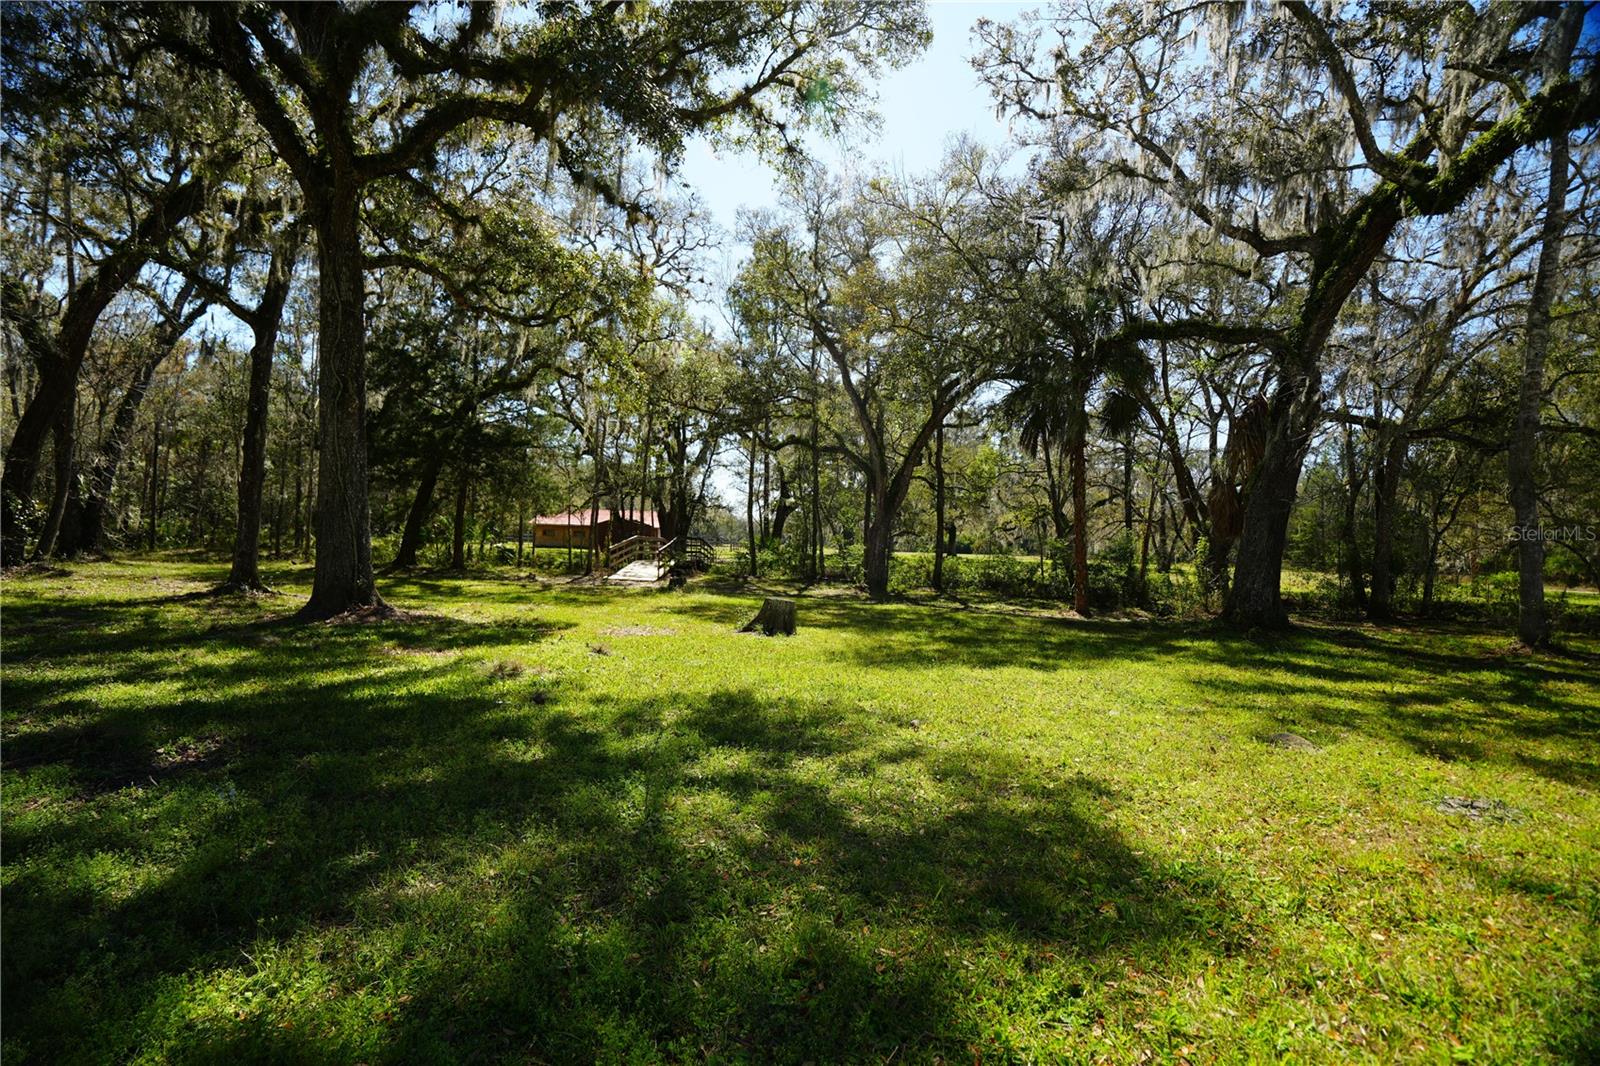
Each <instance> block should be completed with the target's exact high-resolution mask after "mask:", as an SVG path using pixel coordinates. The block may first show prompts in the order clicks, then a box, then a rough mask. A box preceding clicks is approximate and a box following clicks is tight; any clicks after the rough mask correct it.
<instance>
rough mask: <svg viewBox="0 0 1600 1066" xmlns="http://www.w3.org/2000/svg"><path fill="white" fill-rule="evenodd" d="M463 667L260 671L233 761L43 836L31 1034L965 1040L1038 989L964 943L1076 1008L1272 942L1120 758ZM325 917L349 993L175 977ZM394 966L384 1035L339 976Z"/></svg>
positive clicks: (408, 1041)
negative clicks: (1030, 757)
mask: <svg viewBox="0 0 1600 1066" xmlns="http://www.w3.org/2000/svg"><path fill="white" fill-rule="evenodd" d="M319 661H321V660H319ZM443 669H445V668H444V667H441V666H437V665H432V664H429V663H426V662H424V663H421V664H417V663H410V664H407V665H406V666H405V667H404V668H403V669H402V670H399V671H397V672H396V674H395V677H394V680H395V681H396V691H395V692H394V693H388V692H385V691H383V690H382V689H381V688H376V687H375V686H373V685H371V684H370V683H367V682H366V681H364V680H363V679H362V678H359V677H342V676H334V677H332V678H329V679H324V680H321V681H315V682H313V683H310V684H306V685H304V687H302V688H300V689H298V690H296V691H293V692H288V691H284V690H283V689H281V688H280V689H272V688H266V689H258V690H253V691H252V692H251V693H250V694H249V695H247V696H244V697H242V698H240V699H239V700H237V701H236V702H235V703H234V705H233V706H232V707H231V708H230V710H229V712H228V715H227V719H228V724H229V726H230V727H231V729H232V732H231V733H230V741H231V743H232V744H233V745H234V746H233V747H231V748H229V749H228V754H227V756H226V757H225V758H224V759H223V761H222V764H221V765H216V766H208V767H206V768H204V769H203V770H198V771H196V772H195V773H194V774H192V775H189V776H187V777H182V776H174V777H171V778H168V779H158V780H157V781H156V782H155V783H153V784H152V785H150V786H149V787H148V789H147V790H146V791H144V792H133V791H129V792H128V793H126V794H124V793H118V794H117V795H116V796H110V797H105V802H106V803H112V801H114V800H115V801H116V802H115V803H114V804H113V806H112V807H111V808H110V809H109V810H108V811H107V812H106V816H105V817H102V816H101V812H96V811H92V810H90V809H89V805H84V806H83V807H82V808H79V809H77V810H75V811H72V812H69V813H67V814H66V815H65V816H64V817H62V818H58V819H56V820H55V821H53V822H52V823H51V824H50V825H48V826H45V827H40V828H31V827H27V826H24V827H22V831H21V832H20V833H15V834H13V835H10V836H9V837H8V841H7V843H8V845H9V847H8V862H10V863H14V864H16V872H15V873H14V875H13V876H12V879H11V882H10V884H9V885H8V888H7V900H6V902H7V907H6V913H5V920H6V925H7V931H6V932H7V949H8V950H7V953H6V958H5V967H6V976H7V978H8V982H10V984H9V987H10V988H11V989H13V990H16V991H14V992H13V994H12V995H9V996H7V997H6V1003H5V1012H6V1024H7V1032H8V1036H11V1035H13V1034H14V1035H15V1036H16V1037H17V1038H18V1039H19V1040H20V1041H21V1044H22V1045H23V1046H26V1047H27V1048H28V1049H29V1050H30V1052H31V1053H32V1054H35V1055H38V1056H39V1057H40V1058H41V1059H42V1060H62V1059H71V1058H73V1057H75V1056H78V1057H96V1056H100V1055H105V1056H109V1057H112V1058H125V1057H134V1056H137V1055H139V1054H159V1055H160V1056H162V1057H168V1058H175V1059H191V1060H194V1059H199V1060H207V1059H216V1058H219V1057H224V1056H225V1057H235V1056H237V1057H242V1058H247V1059H248V1058H311V1059H333V1060H338V1059H350V1060H354V1059H358V1058H361V1059H367V1060H369V1061H380V1060H382V1061H451V1060H464V1059H499V1058H511V1059H525V1058H528V1057H534V1058H538V1059H543V1060H563V1061H580V1060H581V1061H590V1060H592V1059H594V1058H595V1057H616V1056H623V1055H642V1056H645V1057H652V1058H655V1057H666V1058H677V1057H688V1056H694V1057H701V1056H711V1057H752V1056H753V1057H759V1058H763V1059H772V1060H780V1061H805V1060H808V1059H809V1060H812V1061H838V1060H841V1059H858V1058H863V1057H875V1056H876V1057H882V1056H887V1055H890V1054H896V1053H898V1054H899V1055H900V1056H902V1057H907V1058H927V1057H929V1056H930V1055H932V1054H935V1053H939V1054H945V1055H947V1056H950V1057H962V1058H965V1057H967V1056H968V1055H970V1054H971V1052H970V1051H969V1048H970V1047H972V1046H985V1047H994V1046H995V1045H994V1041H995V1039H996V1036H995V1034H994V1032H993V1031H992V1029H991V1028H990V1027H987V1026H986V1025H985V1024H984V1021H983V1012H982V1010H981V1009H977V1008H974V1006H973V1002H974V999H975V998H976V999H978V1000H982V999H983V998H984V997H995V998H997V999H998V1000H1000V1001H1004V1000H1005V997H1006V995H1007V994H1008V993H1007V992H1005V991H1004V989H1003V988H998V989H997V988H992V987H985V986H984V985H983V982H982V981H981V980H977V979H975V978H974V976H973V974H972V973H971V972H969V971H968V970H967V969H965V968H964V967H965V966H970V965H971V962H970V960H967V959H963V958H960V957H952V956H951V954H950V952H951V950H952V949H955V951H956V953H957V955H960V954H961V953H963V952H972V953H975V954H978V955H980V956H981V955H982V954H983V953H984V952H986V951H987V950H988V946H989V945H990V944H992V943H995V942H1003V943H1004V944H1006V945H1007V948H1006V950H1007V951H1020V952H1023V953H1025V954H1026V955H1027V956H1028V962H1027V965H1028V966H1029V967H1035V968H1050V967H1066V968H1068V969H1070V970H1071V972H1072V973H1073V974H1074V975H1075V980H1076V981H1077V984H1076V985H1075V986H1074V987H1076V988H1077V990H1078V991H1077V992H1075V993H1071V994H1064V995H1066V998H1068V999H1072V998H1074V997H1078V998H1082V997H1085V996H1088V997H1090V998H1092V996H1093V995H1094V994H1097V993H1095V992H1094V991H1093V989H1094V988H1097V987H1098V985H1096V984H1095V983H1094V982H1092V981H1090V980H1089V978H1090V976H1091V975H1093V974H1094V973H1096V972H1099V971H1100V970H1102V969H1106V968H1116V967H1120V966H1122V965H1123V964H1124V961H1125V960H1127V959H1129V958H1139V957H1142V956H1147V955H1151V954H1154V953H1164V952H1171V951H1175V950H1193V951H1201V952H1210V953H1225V952H1230V951H1239V950H1244V944H1245V943H1246V940H1245V932H1244V930H1242V929H1241V927H1240V925H1239V923H1238V921H1237V919H1236V918H1235V917H1234V915H1233V914H1232V912H1231V910H1230V908H1229V906H1228V903H1227V897H1226V894H1225V893H1224V892H1223V891H1222V888H1221V886H1220V884H1219V883H1218V882H1217V881H1216V880H1214V879H1213V878H1212V877H1211V876H1210V875H1209V874H1207V873H1206V872H1205V871H1204V870H1203V869H1202V868H1199V867H1196V866H1190V865H1185V866H1183V867H1181V868H1180V867H1173V866H1168V865H1165V864H1162V863H1160V862H1158V861H1156V860H1153V859H1151V858H1150V857H1147V856H1143V855H1140V854H1137V853H1135V852H1134V851H1133V850H1132V849H1131V848H1130V847H1129V846H1128V845H1127V843H1126V842H1125V841H1124V840H1123V839H1122V838H1121V836H1120V835H1119V834H1118V833H1117V832H1116V831H1115V830H1113V829H1111V828H1110V827H1109V826H1108V825H1107V824H1106V816H1107V813H1108V808H1109V807H1110V806H1111V805H1114V804H1115V802H1116V797H1115V796H1114V795H1113V794H1112V793H1111V792H1109V791H1108V790H1106V789H1105V788H1104V787H1103V786H1101V785H1099V784H1098V783H1097V782H1094V781H1092V780H1090V779H1086V778H1066V779H1062V780H1060V781H1050V782H1048V783H1047V782H1035V783H1033V784H1022V783H1019V782H1021V781H1025V780H1033V779H1032V778H1030V777H1028V775H1027V774H1025V773H1024V772H1023V768H1022V767H1020V766H1019V765H1016V764H1015V762H1014V757H1013V756H1010V755H1008V754H1007V753H1006V752H1004V751H1003V750H1001V749H998V748H996V749H993V750H985V751H972V750H963V751H962V752H959V753H955V752H948V751H943V750H938V749H926V750H924V749H921V748H919V747H917V746H916V745H915V744H912V745H909V746H908V744H907V742H906V740H905V738H904V736H903V734H902V733H901V732H900V731H898V730H892V729H889V728H888V727H886V726H885V725H884V724H883V723H882V722H881V721H879V720H877V719H876V718H875V717H874V716H873V715H872V714H870V712H868V711H866V710H864V709H863V708H861V707H859V706H854V705H850V704H845V703H840V702H837V701H834V702H828V701H809V700H797V699H787V700H781V701H773V700H766V699H763V698H761V697H759V696H758V695H756V694H754V693H752V692H750V691H747V690H740V689H723V690H719V691H715V692H712V693H710V694H704V695H697V696H693V697H687V696H683V695H681V694H676V693H670V692H667V693H658V694H655V695H653V696H651V697H647V698H641V699H638V700H634V701H632V702H628V703H624V704H621V705H612V704H609V703H607V704H604V705H597V706H593V707H590V706H587V705H586V703H585V700H584V698H583V692H582V690H581V689H578V688H575V687H572V688H567V689H565V690H561V691H560V692H559V693H558V695H557V696H556V698H555V699H554V701H553V702H551V703H549V704H547V705H539V706H534V705H529V704H527V703H524V702H520V701H519V700H518V698H517V696H516V692H517V684H518V682H515V681H508V682H495V683H493V684H486V685H485V686H484V687H483V688H482V689H481V691H478V692H461V691H440V690H439V687H438V686H437V685H435V684H432V682H434V681H435V680H436V679H437V676H438V673H439V671H441V670H443ZM310 676H313V677H314V676H315V675H314V673H313V674H310ZM218 706H220V705H218ZM216 711H217V708H216V707H215V706H214V707H213V708H212V710H211V712H210V713H212V714H215V713H216ZM198 724H199V723H198V722H197V721H194V720H190V719H189V718H187V717H186V716H185V715H184V714H182V713H174V714H170V715H168V714H157V715H154V716H152V718H151V720H150V722H149V723H148V724H145V725H142V726H141V727H140V728H142V729H144V732H143V733H142V734H141V735H142V738H143V739H142V742H141V743H143V744H146V745H147V744H149V743H152V742H156V741H161V740H164V739H170V738H167V737H165V736H164V735H163V731H166V732H171V731H174V730H182V731H184V732H185V734H186V735H187V734H188V733H190V732H192V731H193V730H194V729H195V728H197V726H198ZM35 754H36V755H37V756H38V761H36V762H35V763H34V764H33V772H53V771H63V770H64V771H65V772H66V773H68V774H69V775H70V774H77V773H79V772H81V770H82V767H81V766H78V765H76V763H75V761H74V760H75V756H74V755H72V754H71V753H67V754H61V753H59V752H58V753H56V754H55V755H54V756H50V755H47V754H46V753H45V752H43V750H39V751H37V752H35ZM51 758H55V759H57V760H58V761H57V762H54V763H52V762H50V759H51ZM913 783H914V784H915V787H912V784H913ZM224 785H225V786H226V787H225V788H223V787H222V786H224ZM103 805H104V804H102V806H103ZM175 832H176V833H181V837H182V839H183V840H185V841H187V843H186V844H185V845H184V846H183V847H181V848H180V855H181V857H180V858H178V859H177V860H176V861H175V862H173V861H170V860H163V859H162V855H163V854H165V851H164V849H165V848H166V847H167V846H168V845H165V844H163V841H164V840H167V839H169V837H170V834H172V833H175ZM90 854H119V855H123V856H125V857H126V858H127V859H128V861H130V862H131V863H133V864H134V866H135V867H136V868H137V867H138V866H140V865H141V864H144V863H155V864H156V868H158V869H161V870H162V872H161V873H159V874H157V875H145V876H142V877H140V878H138V879H136V880H135V881H134V882H133V883H132V884H131V887H130V888H129V889H128V890H125V891H120V892H107V891H105V889H104V888H103V887H101V886H97V885H94V884H92V883H85V882H82V881H79V880H75V879H74V878H73V877H72V876H71V875H70V869H71V867H72V864H73V862H74V861H75V857H80V856H86V855H90ZM486 865H492V872H486V871H485V866H486ZM306 938H310V939H311V941H312V942H313V943H314V944H315V945H317V946H316V947H315V948H314V949H312V950H315V951H316V952H317V955H318V958H320V959H321V961H320V962H318V963H316V969H317V970H318V971H320V972H323V973H325V974H328V976H327V977H325V978H323V980H324V981H325V982H326V983H327V984H328V985H329V991H328V993H327V995H326V996H319V997H313V998H312V999H308V1000H301V1001H297V1002H296V1003H294V1004H292V1005H291V1006H289V1007H287V1008H284V1009H283V1010H282V1011H281V1012H275V1011H274V1009H273V1007H272V1006H271V1004H270V1002H268V1001H265V1000H261V999H259V998H250V997H248V996H247V997H245V998H243V999H238V1000H236V1001H235V1002H236V1005H237V1006H239V1007H240V1010H239V1011H238V1015H239V1016H238V1017H232V1018H230V1017H226V1016H212V1017H211V1018H210V1020H208V1022H207V1024H205V1025H204V1026H202V1027H200V1028H199V1029H194V1028H189V1029H186V1030H185V1029H179V1030H174V1029H172V1028H171V1025H172V1016H173V1015H174V1014H175V1013H181V1010H180V1008H179V1005H178V1004H176V1003H175V1002H174V1001H173V998H172V997H173V992H172V988H173V982H174V981H180V982H190V984H189V985H188V987H192V988H200V987H204V986H205V985H206V984H208V983H210V982H213V981H220V980H223V979H224V978H225V976H226V975H230V974H231V975H232V976H231V977H228V978H227V979H228V980H232V981H234V982H235V983H236V984H237V983H238V982H243V983H245V984H246V985H249V984H251V980H252V979H251V976H250V975H251V973H252V972H255V973H256V974H257V975H258V976H259V979H260V984H261V985H263V986H265V985H268V984H271V985H273V986H274V987H275V986H276V985H277V984H278V983H280V982H281V983H284V984H286V985H287V984H288V983H290V982H291V981H292V980H305V979H308V978H307V976H306V974H305V972H304V971H303V970H302V969H300V967H302V966H303V965H304V964H303V963H300V962H296V961H293V960H294V958H295V957H296V956H295V955H294V953H295V951H297V950H304V949H301V948H298V947H297V945H302V944H304V943H305V941H306ZM406 944H410V947H405V946H404V945H406ZM396 945H399V946H398V947H397V946H396ZM285 958H287V959H289V960H290V961H282V960H284V959H285ZM272 959H277V960H279V961H277V962H272V961H266V960H272ZM251 960H263V961H261V962H259V963H253V962H252V961H251ZM241 971H242V972H243V976H241ZM312 979H314V978H312ZM975 980H977V983H975ZM193 982H199V984H198V985H195V984H193ZM375 984H376V985H382V986H384V987H391V986H392V987H396V988H399V987H403V988H406V989H407V992H406V993H405V995H404V996H403V997H401V996H395V997H393V1000H392V1003H391V1004H390V1007H389V1010H390V1012H391V1013H390V1014H389V1016H387V1017H385V1018H383V1019H381V1024H379V1025H375V1026H373V1027H371V1028H363V1027H361V1026H353V1025H352V1024H350V1023H349V1018H348V1015H342V1014H339V1013H338V1007H339V1006H340V1004H341V1003H342V1002H345V1000H344V999H343V993H340V992H339V989H340V988H346V989H348V988H351V987H364V986H373V985H375ZM1084 989H1091V991H1089V992H1085V991H1084ZM1013 994H1014V993H1013ZM1066 1006H1067V1007H1071V1006H1072V1004H1070V1003H1069V1004H1067V1005H1066ZM1084 1009H1088V1008H1087V1007H1086V1008H1084ZM285 1021H287V1022H289V1023H291V1025H290V1027H286V1026H284V1025H283V1024H281V1023H282V1022H285ZM157 1034H164V1037H165V1038H166V1039H170V1040H175V1041H176V1042H175V1043H172V1044H168V1045H159V1044H156V1043H152V1041H156V1040H158V1039H160V1038H161V1037H160V1036H158V1035H157ZM897 1049H898V1052H897ZM1002 1050H1003V1049H1002Z"/></svg>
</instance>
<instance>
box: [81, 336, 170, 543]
mask: <svg viewBox="0 0 1600 1066" xmlns="http://www.w3.org/2000/svg"><path fill="white" fill-rule="evenodd" d="M171 350H172V349H171V347H170V346H166V345H163V346H160V347H158V348H157V349H156V351H154V352H153V353H151V355H150V358H148V359H146V360H145V361H144V363H143V364H142V365H141V366H140V367H139V372H138V374H137V375H136V376H135V377H134V379H133V380H132V381H131V382H129V383H128V388H127V391H125V392H124V393H123V394H122V399H121V400H120V401H119V402H118V403H117V412H116V414H115V415H113V416H112V419H111V432H110V433H109V434H108V435H107V436H106V440H105V443H104V444H102V445H101V446H100V455H99V458H97V459H96V460H95V464H94V466H93V468H92V469H91V470H90V471H89V494H88V496H87V497H86V498H85V499H84V501H83V525H82V528H81V530H80V533H79V541H80V544H81V546H82V548H83V550H85V551H90V552H100V551H104V550H105V547H106V543H105V540H106V532H105V526H106V512H107V511H108V510H109V508H110V500H111V489H112V487H113V486H114V485H115V484H116V480H117V471H118V470H119V469H120V468H121V466H122V456H123V453H124V451H126V449H127V445H128V439H129V438H130V437H131V436H132V435H133V427H134V424H135V423H136V422H137V421H138V417H139V408H140V407H141V406H142V405H143V403H144V399H145V396H147V395H148V394H149V392H150V384H151V382H152V381H153V380H154V379H155V373H156V368H157V367H158V366H160V364H161V361H162V360H163V359H165V358H166V357H167V354H168V353H169V352H170V351H171Z"/></svg>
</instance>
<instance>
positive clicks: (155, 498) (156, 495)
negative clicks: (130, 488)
mask: <svg viewBox="0 0 1600 1066" xmlns="http://www.w3.org/2000/svg"><path fill="white" fill-rule="evenodd" d="M160 491H161V415H160V414H159V413H158V414H157V415H156V424H155V426H154V427H153V431H152V433H151V437H150V511H149V515H148V518H147V521H148V524H149V529H148V530H147V536H148V540H147V542H146V545H145V547H146V548H148V549H149V550H150V551H155V550H156V526H157V524H158V523H159V522H160V519H161V514H160V510H161V496H160Z"/></svg>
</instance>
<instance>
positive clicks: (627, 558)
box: [606, 533, 661, 570]
mask: <svg viewBox="0 0 1600 1066" xmlns="http://www.w3.org/2000/svg"><path fill="white" fill-rule="evenodd" d="M660 546H661V538H660V537H657V536H655V535H653V534H649V533H641V534H639V535H638V536H634V537H629V538H627V539H626V540H619V541H617V542H616V543H615V544H613V545H611V550H610V551H609V552H608V553H607V554H606V565H607V566H609V567H610V568H611V569H613V570H616V569H618V568H620V567H624V566H627V565H628V564H629V563H631V562H635V561H637V560H639V559H647V558H660V552H659V548H660Z"/></svg>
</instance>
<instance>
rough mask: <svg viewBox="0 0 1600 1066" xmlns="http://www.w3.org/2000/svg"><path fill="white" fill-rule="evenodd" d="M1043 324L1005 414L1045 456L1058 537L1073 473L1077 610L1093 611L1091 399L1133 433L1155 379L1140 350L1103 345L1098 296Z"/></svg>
mask: <svg viewBox="0 0 1600 1066" xmlns="http://www.w3.org/2000/svg"><path fill="white" fill-rule="evenodd" d="M1046 307H1047V308H1048V309H1047V310H1046V312H1045V314H1043V315H1042V316H1041V318H1040V320H1039V321H1038V322H1037V324H1036V330H1035V333H1034V336H1033V337H1032V338H1031V341H1032V343H1029V344H1026V345H1024V347H1023V351H1024V354H1023V355H1022V356H1020V357H1019V358H1018V359H1017V360H1016V361H1015V362H1014V363H1013V364H1012V366H1011V367H1010V368H1009V370H1008V371H1007V373H1006V374H1005V375H1004V376H1005V377H1006V378H1008V379H1010V380H1011V381H1012V383H1013V385H1012V389H1011V391H1010V392H1009V393H1007V394H1006V396H1005V398H1004V399H1003V400H1001V401H1000V410H1001V413H1002V414H1003V415H1004V416H1005V417H1006V418H1007V419H1008V420H1009V421H1011V422H1012V423H1013V424H1014V425H1015V426H1016V429H1017V438H1018V441H1019V443H1020V444H1021V445H1022V447H1023V449H1024V450H1025V451H1027V452H1028V454H1030V455H1033V456H1036V457H1042V458H1043V459H1044V467H1045V488H1046V492H1047V494H1048V495H1049V499H1050V514H1051V518H1052V520H1053V521H1054V523H1055V531H1056V536H1057V537H1065V536H1066V535H1067V531H1068V522H1067V516H1066V514H1065V507H1064V501H1063V499H1062V493H1061V483H1060V477H1061V467H1062V465H1063V463H1064V464H1065V465H1066V467H1067V471H1068V472H1067V478H1068V484H1069V487H1070V493H1071V496H1072V520H1071V533H1072V606H1073V609H1074V610H1076V611H1077V612H1079V613H1080V614H1081V613H1083V612H1085V611H1087V610H1088V608H1089V521H1088V504H1087V500H1086V496H1087V491H1088V490H1087V485H1088V470H1087V467H1088V462H1087V450H1088V439H1089V422H1090V418H1091V414H1090V410H1089V407H1090V400H1091V399H1092V398H1093V397H1094V394H1095V392H1096V390H1097V389H1098V390H1099V391H1100V393H1101V397H1100V398H1101V405H1100V410H1099V412H1098V416H1099V419H1100V421H1101V422H1102V424H1103V425H1104V426H1105V428H1106V430H1107V432H1110V433H1113V434H1119V433H1125V432H1128V431H1129V430H1130V429H1131V428H1132V427H1133V426H1134V425H1136V424H1137V423H1138V420H1139V412H1140V407H1139V402H1138V400H1137V396H1138V391H1137V385H1138V383H1139V382H1141V381H1142V380H1143V378H1144V376H1145V375H1146V374H1147V373H1148V366H1147V364H1146V363H1145V362H1144V359H1143V357H1142V355H1140V353H1139V351H1138V349H1137V347H1136V346H1131V345H1129V346H1123V345H1110V344H1102V343H1100V341H1099V338H1100V337H1101V336H1103V335H1104V332H1105V328H1104V327H1105V326H1106V324H1107V322H1108V320H1109V319H1110V309H1111V304H1110V302H1109V301H1108V300H1106V299H1104V298H1103V297H1102V296H1100V295H1098V294H1096V293H1093V292H1091V293H1089V294H1087V295H1086V296H1085V297H1084V298H1083V299H1082V300H1081V301H1076V300H1072V301H1069V300H1057V301H1051V302H1049V303H1048V304H1047V305H1046Z"/></svg>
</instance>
